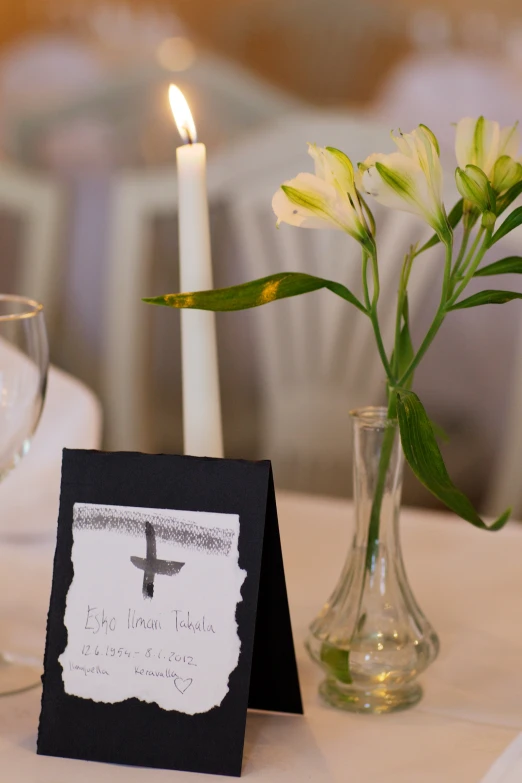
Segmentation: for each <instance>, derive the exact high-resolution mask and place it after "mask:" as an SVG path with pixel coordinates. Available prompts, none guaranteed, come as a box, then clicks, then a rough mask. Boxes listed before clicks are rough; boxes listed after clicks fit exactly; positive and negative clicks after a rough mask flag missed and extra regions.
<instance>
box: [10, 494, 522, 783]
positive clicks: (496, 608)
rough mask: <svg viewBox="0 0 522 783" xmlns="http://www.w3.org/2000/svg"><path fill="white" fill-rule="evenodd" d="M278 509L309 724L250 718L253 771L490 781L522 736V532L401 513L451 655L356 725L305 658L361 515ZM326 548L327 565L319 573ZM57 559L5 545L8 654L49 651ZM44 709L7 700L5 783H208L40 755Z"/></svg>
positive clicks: (289, 506) (281, 502)
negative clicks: (333, 703) (384, 709)
mask: <svg viewBox="0 0 522 783" xmlns="http://www.w3.org/2000/svg"><path fill="white" fill-rule="evenodd" d="M278 506H279V515H280V524H281V534H282V542H283V553H284V558H285V567H286V574H287V581H288V590H289V597H290V606H291V613H292V621H293V628H294V635H295V642H296V650H297V656H298V663H299V670H300V676H301V685H302V690H303V697H304V703H305V710H306V715H305V717H304V718H301V717H298V716H283V715H267V714H262V713H251V714H249V716H248V720H247V733H246V745H245V757H244V766H243V775H246V776H247V779H248V780H252V781H267V783H268V782H270V783H290V781H291V782H292V783H302V782H303V781H310V782H311V783H323V781H324V782H326V781H336V782H337V781H338V783H348V782H349V783H479V781H480V780H481V778H482V777H483V776H484V775H485V774H486V772H487V770H488V768H489V767H490V765H491V764H492V763H493V761H494V760H495V759H496V758H497V757H498V756H499V755H500V754H501V753H502V751H503V750H504V748H505V747H506V746H507V745H508V744H509V743H510V742H511V741H512V740H513V739H514V737H515V736H516V735H517V733H518V732H519V731H521V730H522V667H521V663H522V622H521V620H522V601H521V599H520V595H521V592H522V571H521V568H520V562H521V555H522V528H520V527H518V526H517V525H516V524H512V525H511V526H508V528H507V529H505V530H504V531H502V532H501V533H489V534H488V533H484V532H482V531H478V530H476V529H474V528H472V527H471V526H469V525H467V524H465V523H463V522H461V521H460V520H458V519H457V518H455V517H452V516H449V515H444V514H436V513H432V512H426V511H417V510H405V511H404V512H403V517H402V531H403V545H404V553H405V560H406V565H407V569H408V572H409V575H410V579H411V582H412V586H413V588H414V591H415V593H416V596H417V598H418V601H419V603H420V605H421V607H422V608H423V609H424V611H425V613H426V614H427V616H428V617H429V619H430V620H431V622H432V623H433V625H434V627H435V628H436V629H437V631H438V632H439V635H440V637H441V642H442V650H441V654H440V657H439V659H438V660H437V661H436V662H435V663H434V664H433V665H432V666H431V668H430V669H429V670H428V671H427V672H426V673H425V675H424V676H423V678H422V682H423V684H424V687H425V697H424V699H423V701H422V702H421V703H420V705H419V706H417V707H415V708H414V709H412V710H410V711H409V712H404V713H398V714H395V715H387V716H367V715H361V716H358V715H350V714H347V713H342V712H338V711H336V710H334V709H331V708H329V707H327V706H325V705H323V704H322V703H321V701H320V700H319V698H318V696H317V686H318V684H319V682H320V679H321V673H320V671H319V670H318V669H317V668H316V666H315V665H313V664H312V663H311V662H310V660H309V659H308V657H307V655H306V653H305V651H304V649H303V638H304V636H305V633H306V627H307V624H308V622H309V621H310V619H311V618H312V617H313V616H314V614H315V613H316V612H317V610H318V609H319V607H320V605H321V604H322V602H323V600H324V599H326V597H327V595H328V593H329V591H330V589H331V588H332V587H333V584H334V582H335V580H336V578H337V576H338V574H339V571H340V568H341V565H342V561H343V558H344V554H345V549H346V547H347V546H348V541H349V537H350V530H351V525H352V522H351V511H352V509H351V506H350V504H349V503H347V502H345V501H342V500H331V499H325V498H316V497H306V496H302V495H301V496H300V495H288V494H282V493H281V494H280V495H279V497H278ZM318 553H320V557H321V568H320V569H310V563H311V562H312V558H313V560H314V561H316V560H317V554H318ZM52 555H53V552H52V546H51V545H50V544H40V545H39V546H38V547H35V546H34V545H33V546H30V547H28V546H25V547H22V546H20V545H17V546H14V545H6V546H4V547H3V548H2V547H0V648H1V647H4V646H8V647H12V648H14V647H15V646H16V648H17V649H19V650H20V649H21V648H22V649H23V650H24V651H26V652H28V653H34V652H40V653H41V651H42V648H43V643H44V631H45V617H46V610H47V604H48V597H49V588H50V580H51V566H52ZM274 643H276V640H274ZM39 707H40V690H39V689H38V690H34V691H31V692H28V693H25V694H21V695H17V696H10V697H6V698H3V699H0V783H92V781H93V780H96V781H97V783H106V782H108V781H111V783H119V782H120V781H121V783H138V782H139V783H160V782H161V781H165V782H166V781H171V783H174V782H175V781H182V780H183V781H187V782H190V781H192V782H193V783H197V781H203V780H210V778H208V777H206V776H203V775H193V774H189V773H183V772H168V771H161V770H143V769H137V768H130V767H116V766H111V765H103V764H95V763H92V762H81V761H73V760H69V759H55V758H47V757H39V756H36V754H35V740H36V731H37V725H38V715H39ZM173 741H175V738H174V737H173ZM212 779H214V778H212Z"/></svg>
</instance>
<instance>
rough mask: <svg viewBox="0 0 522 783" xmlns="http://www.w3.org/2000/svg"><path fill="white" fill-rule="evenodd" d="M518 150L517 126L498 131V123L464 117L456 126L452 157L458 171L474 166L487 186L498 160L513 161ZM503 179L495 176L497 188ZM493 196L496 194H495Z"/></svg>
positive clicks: (501, 184)
mask: <svg viewBox="0 0 522 783" xmlns="http://www.w3.org/2000/svg"><path fill="white" fill-rule="evenodd" d="M519 147H520V131H519V129H518V122H516V123H515V124H514V125H510V126H508V127H506V128H501V127H500V125H499V124H498V122H493V121H492V120H486V119H484V117H479V118H478V119H473V118H472V117H464V119H462V120H460V122H458V123H457V131H456V136H455V154H456V156H457V161H458V164H459V166H460V167H461V168H462V169H463V168H465V167H466V166H468V165H473V166H478V168H479V169H482V171H483V172H484V173H485V174H486V176H487V177H488V179H489V180H490V181H491V182H493V179H494V171H495V166H496V164H497V162H498V161H499V159H501V158H504V157H507V158H511V159H514V158H516V156H517V154H518V149H519ZM504 163H505V161H504ZM513 173H514V172H513V171H512V172H511V174H512V175H513ZM512 178H513V177H512V176H511V177H509V178H508V179H509V180H510V181H511V180H512ZM503 179H504V178H503V177H500V175H497V184H499V185H500V186H502V187H503V181H502V180H503ZM513 184H514V183H513ZM495 190H497V188H495ZM497 192H500V191H498V190H497Z"/></svg>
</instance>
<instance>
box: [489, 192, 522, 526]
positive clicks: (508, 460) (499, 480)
mask: <svg viewBox="0 0 522 783" xmlns="http://www.w3.org/2000/svg"><path fill="white" fill-rule="evenodd" d="M519 206H520V205H519ZM501 242H502V250H503V252H501V253H499V254H498V255H499V256H500V258H504V257H507V256H509V255H515V254H517V253H518V252H519V249H520V246H521V243H522V229H521V228H517V229H515V231H513V233H512V234H509V235H508V236H507V237H505V238H504V239H503V240H501ZM517 277H518V276H517ZM498 287H499V288H500V287H502V288H503V289H506V290H513V291H516V290H517V289H520V283H519V281H518V280H516V279H515V280H513V283H511V281H510V282H509V283H507V284H504V281H503V284H502V286H498ZM519 304H520V303H519V302H515V303H514V305H515V308H517V305H519ZM517 309H518V313H517V315H516V338H515V350H514V355H513V357H512V373H511V383H510V385H509V389H508V392H507V394H505V395H503V396H502V407H503V408H504V416H503V417H502V418H503V423H504V426H503V431H502V437H501V439H500V444H499V448H498V453H497V454H496V455H495V461H494V470H493V473H492V476H491V481H490V485H489V488H488V493H487V495H486V500H485V509H486V512H487V513H488V514H490V515H491V516H494V515H498V514H499V513H500V512H501V511H504V510H505V509H506V508H508V507H510V506H511V508H512V509H513V516H514V517H515V518H516V519H522V415H521V400H522V310H520V307H518V308H517ZM495 407H496V406H495V405H489V408H488V409H489V412H490V415H493V411H495ZM500 412H501V411H495V416H494V419H495V420H496V422H497V424H498V422H499V420H500V418H501V417H500Z"/></svg>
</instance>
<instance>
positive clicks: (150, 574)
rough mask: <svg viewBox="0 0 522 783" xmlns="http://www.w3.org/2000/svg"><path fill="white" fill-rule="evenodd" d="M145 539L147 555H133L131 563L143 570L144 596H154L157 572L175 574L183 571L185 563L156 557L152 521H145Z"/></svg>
mask: <svg viewBox="0 0 522 783" xmlns="http://www.w3.org/2000/svg"><path fill="white" fill-rule="evenodd" d="M145 539H146V541H147V557H145V558H143V557H131V563H132V565H134V566H136V568H139V569H140V570H141V571H143V597H144V598H152V597H153V596H154V577H155V576H156V574H160V575H161V576H174V574H178V573H179V572H180V571H181V569H182V568H183V566H184V565H185V563H177V562H176V561H175V560H158V558H157V557H156V532H155V530H154V526H153V525H151V523H150V522H145Z"/></svg>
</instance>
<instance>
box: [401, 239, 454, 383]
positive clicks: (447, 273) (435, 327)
mask: <svg viewBox="0 0 522 783" xmlns="http://www.w3.org/2000/svg"><path fill="white" fill-rule="evenodd" d="M452 251H453V246H452V243H451V242H448V244H447V245H446V263H445V266H444V281H443V283H442V294H441V298H440V304H439V307H438V310H437V312H436V313H435V317H434V319H433V321H432V324H431V326H430V328H429V329H428V332H427V334H426V337H425V338H424V340H423V341H422V343H421V346H420V348H419V350H418V351H417V353H416V354H415V356H414V357H413V359H412V360H411V362H410V365H409V367H408V368H407V369H406V371H405V372H404V375H403V376H402V378H399V380H398V382H397V386H399V387H400V386H403V385H404V384H405V383H406V381H407V380H408V378H409V377H410V375H411V374H412V372H413V371H414V370H415V368H416V367H417V365H418V364H419V362H420V361H421V359H422V357H423V356H424V354H425V353H426V351H427V350H428V348H429V347H430V345H431V344H432V342H433V339H434V337H435V335H436V334H437V332H438V331H439V329H440V327H441V325H442V322H443V321H444V318H445V316H446V304H447V301H448V295H449V286H450V280H451V256H452Z"/></svg>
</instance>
